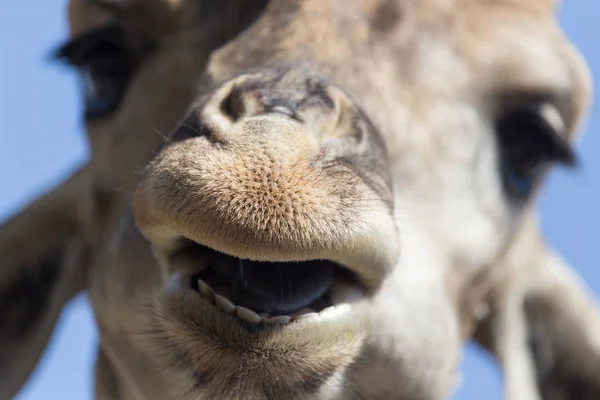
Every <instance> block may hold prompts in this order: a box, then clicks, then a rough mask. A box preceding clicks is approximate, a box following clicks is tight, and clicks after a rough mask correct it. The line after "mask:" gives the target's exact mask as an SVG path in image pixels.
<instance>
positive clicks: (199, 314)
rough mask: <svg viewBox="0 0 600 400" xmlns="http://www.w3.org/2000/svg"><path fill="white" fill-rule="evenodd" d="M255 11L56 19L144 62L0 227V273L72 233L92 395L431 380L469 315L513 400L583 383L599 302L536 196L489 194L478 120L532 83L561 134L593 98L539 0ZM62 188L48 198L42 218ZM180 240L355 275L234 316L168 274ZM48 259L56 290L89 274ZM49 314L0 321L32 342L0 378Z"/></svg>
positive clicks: (231, 8) (319, 392)
mask: <svg viewBox="0 0 600 400" xmlns="http://www.w3.org/2000/svg"><path fill="white" fill-rule="evenodd" d="M94 3H95V4H94ZM99 3H102V4H99ZM250 3H252V4H250ZM261 7H262V2H241V1H239V2H238V1H234V0H227V1H222V2H211V1H192V0H181V1H167V0H163V1H152V2H148V1H142V0H121V1H117V0H112V1H109V0H104V1H98V2H94V1H91V2H89V1H83V0H72V1H71V4H70V8H69V18H70V22H71V31H72V33H73V35H78V34H81V33H83V32H86V31H87V30H88V29H91V28H94V27H97V26H101V25H102V24H104V23H106V22H107V21H113V22H117V23H119V24H121V25H122V26H123V27H124V29H125V31H126V36H127V40H128V45H129V46H130V47H131V48H132V49H134V50H136V51H139V53H140V57H142V58H143V61H142V63H141V64H140V66H139V68H138V69H137V71H136V73H135V75H134V77H133V79H132V81H131V83H130V85H129V86H128V90H127V93H126V95H125V96H124V97H123V99H122V101H121V104H120V106H119V108H118V109H117V110H116V111H115V112H114V113H113V114H111V115H110V116H109V117H106V118H103V119H100V120H94V121H90V122H89V123H88V124H87V134H88V138H89V142H90V146H91V149H92V157H91V159H90V161H89V164H88V165H87V166H86V167H85V169H84V171H85V173H84V174H82V175H81V176H82V178H77V182H79V181H80V180H81V181H83V182H82V183H78V188H77V190H73V189H69V188H70V187H71V186H72V184H71V183H66V184H65V185H63V186H61V187H59V188H57V189H56V190H55V192H53V193H51V194H50V195H48V196H50V197H44V198H42V199H41V200H39V201H38V202H37V203H34V204H33V205H31V206H30V207H29V208H27V209H26V210H25V211H23V213H22V214H21V215H18V216H16V217H15V218H14V219H13V220H11V221H9V222H8V223H6V224H5V225H3V226H2V227H1V229H0V244H4V243H11V245H10V246H0V255H1V256H0V260H1V262H2V272H3V273H2V275H1V276H0V278H1V279H2V280H1V281H0V282H2V283H1V286H0V287H2V288H10V287H11V284H12V282H14V276H15V274H14V272H13V271H16V270H18V269H20V268H21V269H22V268H25V267H24V265H27V263H28V262H30V261H31V260H29V259H28V257H29V256H31V257H33V259H35V260H37V259H38V258H41V257H43V256H44V255H45V254H46V253H47V252H48V249H49V246H47V245H46V244H45V243H50V242H48V240H50V238H51V239H52V240H57V241H56V243H55V244H56V246H58V247H60V248H64V247H65V246H68V243H71V242H72V241H70V240H71V238H72V239H73V241H74V242H73V243H76V244H75V245H71V246H74V247H75V248H76V250H77V251H75V250H70V252H75V253H76V255H77V254H90V259H91V262H90V263H87V262H86V260H87V259H86V258H85V257H81V256H77V257H76V256H75V255H72V256H70V258H69V260H71V261H69V262H70V263H71V266H70V267H68V268H69V269H72V268H74V267H73V265H76V266H79V267H80V268H81V270H86V271H87V267H88V265H90V264H91V273H90V276H89V279H88V282H87V286H86V288H87V289H88V290H89V293H90V298H91V301H92V305H93V308H94V312H95V315H96V319H97V322H98V328H99V332H100V339H101V341H100V349H99V356H98V362H97V370H96V379H97V385H96V395H97V398H99V399H161V400H162V399H176V398H177V399H211V398H224V399H273V398H276V399H296V398H298V399H308V398H311V399H312V398H314V399H363V398H364V399H366V398H368V399H444V398H448V397H449V396H451V394H452V391H453V390H454V388H455V385H456V383H457V374H458V370H457V368H458V363H459V361H460V349H461V343H462V341H464V340H466V339H468V338H469V337H470V336H471V335H472V334H473V333H474V332H475V333H474V334H475V335H476V337H477V338H478V339H479V340H480V341H481V342H482V343H483V344H484V345H486V346H487V347H488V348H489V349H490V350H491V351H493V352H494V353H495V355H496V356H497V358H498V360H499V361H500V363H501V364H502V366H503V369H504V371H505V372H506V398H507V399H509V400H520V399H523V400H529V399H536V398H544V399H554V398H558V399H566V398H570V397H569V396H571V395H572V393H573V390H574V389H573V387H574V386H575V385H576V383H578V382H584V383H583V384H582V386H581V387H579V388H578V389H581V390H583V392H580V393H586V394H590V395H592V393H598V390H599V389H598V384H597V382H598V380H597V378H596V377H595V375H594V374H597V372H596V371H598V370H600V369H598V368H594V366H596V365H598V363H599V362H600V348H598V346H599V343H600V340H599V339H598V338H597V334H596V333H595V332H598V331H599V329H598V328H600V321H599V320H598V319H599V315H600V314H598V311H597V310H596V308H595V306H594V305H592V304H591V301H590V300H589V299H588V298H587V297H586V296H585V295H584V294H583V289H582V287H581V285H580V284H579V283H577V282H576V279H573V278H571V277H570V273H569V272H568V269H567V268H566V267H565V266H564V265H563V264H562V263H561V262H560V261H558V260H557V259H556V258H555V257H554V256H553V255H552V250H551V249H549V248H548V247H547V246H546V245H545V244H544V241H543V239H542V238H541V237H540V234H539V229H538V226H537V223H536V221H535V220H534V219H533V217H532V215H533V210H534V206H535V204H534V203H533V200H534V199H533V200H532V201H531V202H530V203H529V204H527V205H524V206H522V207H515V206H514V205H512V204H509V202H508V201H507V199H506V197H505V195H504V193H503V191H502V185H501V181H500V177H499V174H498V171H497V162H498V160H497V158H498V157H497V146H498V144H497V141H496V139H495V136H494V125H493V122H494V118H495V117H496V116H497V115H498V114H499V113H501V112H502V111H503V110H504V109H506V108H507V107H511V106H516V105H518V104H520V102H524V101H527V97H526V96H523V94H533V95H535V94H540V93H542V94H548V95H549V98H551V100H549V102H550V103H552V106H553V107H555V108H556V110H558V111H557V113H558V114H559V116H558V117H557V118H558V123H559V124H562V125H564V129H563V131H562V132H561V133H562V134H564V135H566V137H568V138H569V139H570V140H572V138H573V137H574V136H575V134H576V132H577V129H578V126H579V125H580V122H581V120H582V119H583V117H584V114H585V111H586V109H587V107H588V103H589V101H590V93H589V88H590V78H589V76H588V72H587V70H586V67H585V63H584V61H583V60H582V59H581V57H580V56H579V54H578V53H577V52H576V50H575V49H574V48H573V47H572V45H571V44H570V43H569V42H568V41H567V40H566V39H565V38H564V37H563V35H562V33H561V31H560V28H559V27H558V26H557V24H556V22H555V19H554V12H553V11H554V2H553V1H549V0H538V1H529V2H526V3H525V2H520V1H514V0H496V1H493V0H489V1H480V0H477V1H476V0H455V1H449V0H429V1H419V2H412V1H402V0H352V1H344V2H338V1H334V0H304V1H283V0H273V1H270V2H267V4H266V6H265V8H264V10H263V9H262V8H261ZM148 42H151V43H152V44H153V47H152V50H149V51H148V53H145V51H146V50H144V49H146V47H145V44H146V43H148ZM540 65H543V66H544V68H540ZM278 102H279V103H282V104H279V103H278ZM273 104H275V105H273ZM65 188H67V189H65ZM64 193H67V194H68V195H64ZM65 198H66V200H65ZM57 204H58V208H59V209H60V210H68V212H65V213H64V215H60V216H61V218H58V219H57V220H56V221H55V220H53V219H50V216H51V215H53V216H54V215H58V214H55V213H53V210H54V209H56V207H57ZM74 214H76V215H74ZM52 218H54V217H52ZM49 224H52V226H53V227H56V228H55V229H57V231H60V232H64V233H62V234H61V235H55V236H52V235H51V234H50V233H49V232H48V229H47V227H48V226H49ZM61 227H65V228H64V229H63V228H61ZM15 232H16V233H15ZM3 238H10V240H11V242H7V240H8V239H3ZM32 238H35V241H32ZM183 238H186V239H187V240H192V241H195V242H198V243H201V244H203V245H206V246H209V247H211V248H214V249H217V250H219V251H221V252H224V253H227V254H230V255H233V256H236V257H240V258H250V259H253V260H269V261H298V260H310V259H317V258H323V259H327V260H332V261H336V262H338V263H339V264H341V265H343V266H346V267H348V268H350V269H351V270H352V271H354V272H355V273H356V274H357V275H358V276H359V277H360V278H361V281H362V282H363V283H364V284H365V291H366V296H364V298H362V299H361V300H359V301H357V302H356V303H353V304H352V305H351V309H350V312H349V313H348V314H345V315H343V316H341V317H339V318H337V319H332V320H331V321H330V322H329V323H325V322H320V323H315V322H306V321H303V322H295V323H292V324H289V325H285V326H282V327H272V328H268V329H250V328H247V327H244V326H243V325H240V324H239V323H238V321H237V320H236V319H235V317H232V316H230V315H227V314H225V313H223V312H222V311H220V310H218V309H216V308H215V307H214V306H212V305H210V304H209V303H208V302H206V301H205V300H203V299H201V298H200V297H199V295H198V294H197V293H194V292H192V291H191V290H182V289H181V288H180V287H179V286H178V284H180V282H181V280H185V278H186V277H187V274H191V273H193V272H194V268H198V267H199V265H198V263H203V262H206V261H203V260H202V259H193V260H183V261H181V262H175V261H173V254H174V251H176V250H177V249H178V247H179V246H181V243H182V240H183ZM32 243H35V244H32ZM20 248H22V249H26V250H25V251H24V252H20V251H19V250H18V249H20ZM35 265H37V264H35ZM64 268H67V267H64ZM565 277H569V278H568V279H566V278H565ZM65 279H67V278H66V275H62V274H61V275H60V279H58V283H57V284H56V288H54V289H52V290H53V291H54V292H56V293H57V295H56V296H57V298H60V301H58V300H57V304H58V306H56V307H58V308H57V309H59V308H60V307H61V306H62V304H64V301H66V299H67V298H68V296H70V295H72V294H73V293H75V292H76V291H79V290H82V289H83V288H84V286H83V285H80V284H74V283H75V282H78V281H77V280H75V281H71V280H68V281H65ZM61 285H62V286H61ZM556 291H559V293H560V299H561V300H560V301H559V300H557V298H556V297H555V296H553V293H555V292H556ZM66 293H68V295H67V294H66ZM53 304H54V303H53ZM38 306H39V304H38ZM53 307H54V306H53ZM486 307H487V308H488V309H489V310H490V313H489V314H488V315H487V316H484V315H482V314H481V313H480V310H482V309H485V308H486ZM56 316H57V313H54V314H52V315H50V316H48V317H46V318H47V319H48V320H52V321H51V323H53V322H54V320H55V319H56ZM42 323H45V324H46V322H45V320H44V321H41V319H40V318H38V319H33V320H32V321H30V324H31V325H32V326H33V325H40V324H42ZM566 326H568V327H570V328H571V330H570V331H568V332H567V331H566V330H565V327H566ZM50 332H51V327H49V328H47V329H44V330H41V331H40V332H39V334H38V335H35V334H29V335H25V336H22V337H21V338H20V339H19V340H20V342H16V341H15V340H16V339H13V340H7V339H6V338H5V336H0V338H1V339H2V340H1V341H0V348H8V347H9V346H11V347H13V348H16V347H19V348H25V349H27V350H26V354H27V356H26V357H23V359H22V362H20V363H19V365H20V366H21V365H23V367H22V368H21V367H20V368H18V369H15V371H10V370H8V369H7V368H6V366H7V365H10V363H12V362H13V361H10V360H12V359H13V358H14V357H13V358H5V357H4V356H2V359H1V362H0V383H1V385H0V387H2V390H3V392H1V394H2V396H0V397H2V398H4V394H6V396H10V395H11V394H12V393H14V391H15V390H17V389H18V388H19V387H20V385H22V383H23V381H24V379H25V378H26V375H27V374H28V373H29V371H30V369H31V368H32V366H33V365H34V363H35V361H36V358H37V356H38V355H39V353H40V352H41V350H42V347H43V345H40V344H39V343H42V342H44V343H45V341H46V340H47V337H48V335H49V333H50ZM567 333H568V335H567ZM528 338H533V339H534V341H535V343H536V344H538V345H539V346H541V348H542V352H541V353H540V352H537V353H535V352H532V351H531V349H530V348H529V347H528V346H527V344H526V343H527V342H526V341H527V339H528ZM547 354H551V355H552V358H551V359H549V358H548V357H546V355H547ZM556 360H564V363H561V365H558V364H557V362H556ZM583 360H585V361H583ZM561 368H562V369H561ZM554 378H556V379H554ZM558 378H560V379H558ZM538 384H539V385H538ZM5 388H6V389H5ZM540 392H541V393H543V395H544V397H540V394H539V393H540ZM552 396H555V397H552ZM557 396H558V397H557Z"/></svg>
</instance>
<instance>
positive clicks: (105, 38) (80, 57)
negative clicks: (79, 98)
mask: <svg viewBox="0 0 600 400" xmlns="http://www.w3.org/2000/svg"><path fill="white" fill-rule="evenodd" d="M56 57H57V58H59V59H64V60H66V61H67V62H68V63H69V64H71V65H72V66H74V67H75V68H77V70H78V71H79V74H80V76H81V80H82V83H83V94H84V99H85V103H84V104H85V117H86V119H93V118H100V117H105V116H108V115H109V114H111V113H112V112H114V111H115V110H116V109H117V108H118V107H119V104H120V102H121V99H122V97H123V95H124V93H125V91H126V89H127V86H128V84H129V82H130V81H131V78H132V76H133V73H134V69H135V57H134V55H133V54H132V52H131V51H130V50H129V49H128V47H127V45H126V43H125V37H124V32H123V30H122V29H121V28H119V27H118V26H115V25H111V26H108V27H104V28H100V29H97V30H94V31H92V32H88V33H86V34H84V35H82V36H79V37H77V38H75V39H73V40H71V41H70V42H68V43H66V44H64V45H63V46H61V47H60V48H59V49H58V50H57V54H56Z"/></svg>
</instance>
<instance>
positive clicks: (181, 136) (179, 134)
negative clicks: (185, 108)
mask: <svg viewBox="0 0 600 400" xmlns="http://www.w3.org/2000/svg"><path fill="white" fill-rule="evenodd" d="M200 136H210V134H209V132H208V128H206V127H205V126H203V125H201V124H199V123H198V119H197V118H196V117H188V118H186V119H185V120H184V121H183V122H182V123H180V124H179V125H178V126H177V129H175V131H174V132H173V133H172V134H171V136H170V137H169V141H170V142H172V143H175V142H181V141H184V140H186V139H192V138H197V137H200Z"/></svg>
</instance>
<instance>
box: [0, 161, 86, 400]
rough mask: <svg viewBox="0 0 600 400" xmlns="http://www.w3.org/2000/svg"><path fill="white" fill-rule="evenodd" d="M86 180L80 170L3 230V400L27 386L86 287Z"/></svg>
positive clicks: (0, 274) (0, 371)
mask: <svg viewBox="0 0 600 400" xmlns="http://www.w3.org/2000/svg"><path fill="white" fill-rule="evenodd" d="M86 179H87V170H86V169H85V168H83V169H81V170H78V171H77V172H76V173H75V174H73V175H72V176H71V177H69V178H68V179H67V180H66V181H64V182H63V183H62V184H61V185H59V186H58V187H56V188H55V189H54V190H52V191H50V192H48V193H46V194H45V195H43V196H41V197H39V198H38V199H36V200H35V201H33V202H32V203H31V204H29V205H28V206H27V207H26V208H25V209H23V210H22V211H21V212H19V213H18V214H16V215H15V216H13V217H12V218H10V219H9V220H7V221H5V222H4V223H3V224H2V225H0V399H10V398H12V397H13V396H14V395H15V393H16V392H17V391H18V390H19V389H20V388H21V386H22V385H23V384H24V383H25V381H26V380H27V378H28V377H29V375H30V374H31V371H32V370H33V368H34V367H35V365H36V364H37V362H38V360H39V357H40V356H41V354H42V353H43V351H44V349H45V347H46V345H47V343H48V340H49V338H50V336H51V334H52V332H53V330H54V325H55V323H56V320H57V319H58V316H59V315H60V312H61V310H62V308H63V306H64V305H65V303H66V302H67V301H68V300H69V299H70V298H71V297H73V296H74V295H75V294H77V293H79V292H80V291H81V290H82V289H84V287H85V285H86V281H87V263H86V255H87V249H86V246H85V245H84V240H83V237H81V236H80V235H79V228H78V225H79V224H78V220H79V218H78V213H77V209H78V198H79V193H80V186H81V184H82V183H83V181H85V180H86Z"/></svg>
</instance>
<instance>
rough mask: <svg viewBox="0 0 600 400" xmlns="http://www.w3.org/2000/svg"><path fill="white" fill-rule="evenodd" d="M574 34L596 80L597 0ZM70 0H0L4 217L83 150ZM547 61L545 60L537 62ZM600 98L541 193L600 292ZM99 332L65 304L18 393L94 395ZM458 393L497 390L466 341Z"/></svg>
mask: <svg viewBox="0 0 600 400" xmlns="http://www.w3.org/2000/svg"><path fill="white" fill-rule="evenodd" d="M564 3H565V4H564V6H563V8H562V10H561V13H560V18H561V21H562V24H563V26H564V28H565V30H566V32H567V34H568V35H569V36H570V38H571V39H572V40H573V41H574V42H575V43H576V44H577V45H578V46H579V48H580V49H581V50H582V51H583V53H584V55H585V56H586V57H587V59H588V62H589V63H590V65H591V68H592V72H593V74H594V75H595V76H596V77H597V79H598V80H600V46H599V45H598V38H600V32H599V30H598V27H597V24H598V22H597V21H598V16H600V2H598V1H589V0H588V1H565V2H564ZM65 7H66V1H65V0H43V1H35V2H31V1H2V2H0V171H1V172H0V220H3V219H5V218H6V217H8V216H9V215H10V214H11V213H13V212H14V211H16V210H17V209H18V208H20V207H21V206H22V205H23V204H24V203H25V202H27V201H29V200H30V199H31V198H32V197H33V196H35V195H36V194H38V193H40V192H41V191H43V190H45V189H46V188H49V187H51V186H52V185H53V184H55V183H56V182H57V180H59V179H61V178H62V177H63V176H64V175H65V174H66V173H67V172H68V171H69V170H70V169H71V168H72V167H73V166H74V165H75V164H77V163H79V162H81V161H82V160H84V159H85V157H86V156H87V153H86V152H87V150H86V147H85V142H84V139H83V134H82V127H81V124H80V123H79V114H80V104H79V102H78V99H79V97H78V93H77V88H76V80H75V76H74V75H73V74H72V73H71V72H70V71H68V70H66V69H64V68H60V67H58V66H56V65H53V64H51V63H49V62H48V61H47V54H48V52H49V51H50V50H51V49H52V48H53V46H55V45H56V44H57V43H58V42H59V41H60V40H62V39H63V38H64V37H65V35H66V20H65ZM540 67H541V68H543V66H540ZM598 127H600V101H599V102H598V103H597V104H596V105H595V106H594V110H593V112H592V114H591V118H590V123H589V125H588V129H587V132H586V135H585V136H584V138H583V140H582V141H581V142H580V143H579V149H580V152H581V156H582V160H583V163H582V165H583V168H582V169H581V170H580V171H578V172H576V173H572V172H563V171H559V170H557V171H555V172H554V173H553V174H552V178H551V179H550V182H549V184H548V186H546V188H545V191H544V196H543V198H542V204H541V208H542V214H543V218H544V230H545V233H546V235H547V237H548V238H549V239H550V241H551V242H552V243H553V244H554V245H555V246H556V247H557V248H558V249H559V250H560V251H561V252H562V254H563V255H564V256H565V257H566V258H567V260H569V261H570V262H571V263H572V264H573V265H575V268H576V269H577V270H578V271H579V273H580V274H581V275H583V277H584V278H585V279H586V281H587V282H588V284H589V285H590V287H591V288H592V290H593V291H594V292H595V293H597V294H599V295H600V264H599V262H598V261H599V260H600V246H599V244H600V243H599V238H600V232H599V231H600V212H599V211H598V207H599V206H600V187H599V185H598V183H599V182H600V157H598V156H596V157H594V156H593V151H594V149H596V151H598V150H600V136H599V135H598V134H597V133H598V132H595V131H597V130H598ZM96 342H97V334H96V331H95V327H94V320H93V318H92V316H91V314H90V309H89V306H88V304H87V300H86V298H85V297H78V298H77V299H75V300H74V301H73V302H72V303H71V304H70V305H68V306H67V308H66V309H65V312H64V313H63V315H62V318H61V320H60V322H59V325H58V328H57V330H56V332H55V335H54V337H53V339H52V341H51V343H50V345H49V347H48V349H47V351H46V353H45V355H44V357H43V359H42V361H41V363H40V364H39V365H38V368H37V370H36V371H35V372H34V374H33V375H32V378H31V380H30V382H29V384H28V385H27V386H26V387H25V388H24V389H23V390H22V391H21V393H20V395H19V396H18V397H17V398H18V399H19V400H38V399H40V400H41V399H44V400H48V399H50V400H53V399H62V400H71V399H73V400H86V399H91V397H92V387H93V380H92V378H93V377H92V369H93V359H94V355H95V345H96ZM464 373H465V374H464V381H463V386H462V388H461V389H460V391H459V392H458V394H457V396H456V399H458V400H475V399H477V400H479V399H481V398H485V399H486V400H500V399H501V394H500V378H499V374H498V370H497V368H496V367H495V366H494V365H493V364H492V363H491V362H490V359H489V358H488V357H487V356H485V355H482V354H481V353H480V352H479V350H477V349H476V348H474V347H472V346H468V348H467V352H466V357H465V361H464Z"/></svg>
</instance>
